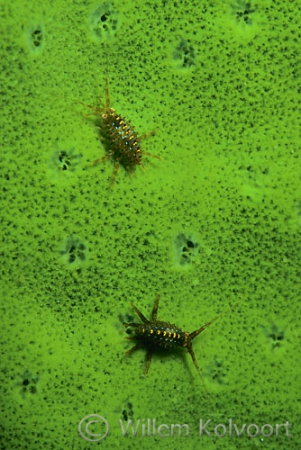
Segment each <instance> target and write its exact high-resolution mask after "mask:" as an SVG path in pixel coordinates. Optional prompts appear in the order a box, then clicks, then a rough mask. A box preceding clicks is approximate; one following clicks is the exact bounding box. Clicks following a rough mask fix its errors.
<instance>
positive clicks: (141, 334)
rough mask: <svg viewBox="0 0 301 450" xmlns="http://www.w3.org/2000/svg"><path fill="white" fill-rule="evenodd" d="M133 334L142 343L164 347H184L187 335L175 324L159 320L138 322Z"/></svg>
mask: <svg viewBox="0 0 301 450" xmlns="http://www.w3.org/2000/svg"><path fill="white" fill-rule="evenodd" d="M135 334H136V338H137V340H139V339H140V340H142V342H143V344H145V345H149V346H153V347H155V348H156V347H159V348H165V349H174V348H176V347H184V346H185V343H186V341H187V337H188V335H189V333H186V332H184V331H182V330H180V329H179V328H178V327H177V326H176V325H173V324H170V323H169V322H162V321H160V320H157V321H156V322H149V323H147V324H140V325H139V326H137V327H136V328H135Z"/></svg>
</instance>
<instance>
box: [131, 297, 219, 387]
mask: <svg viewBox="0 0 301 450" xmlns="http://www.w3.org/2000/svg"><path fill="white" fill-rule="evenodd" d="M159 299H160V296H159V295H158V296H157V298H156V300H155V304H154V307H153V311H152V315H151V319H150V320H148V319H147V318H146V317H145V316H144V315H143V314H142V312H141V311H139V309H138V308H136V306H134V305H132V306H133V308H134V310H135V312H136V313H137V315H138V316H139V317H140V319H141V320H142V322H143V323H136V322H131V323H124V324H123V325H124V326H126V327H132V328H134V330H135V336H133V337H129V338H128V339H134V340H135V341H136V342H137V343H136V345H135V346H134V347H133V348H131V349H130V350H128V351H127V352H126V355H130V354H131V353H133V352H134V351H135V350H137V349H138V348H141V347H144V348H146V349H147V356H146V367H145V373H146V374H147V373H148V370H149V366H150V363H151V359H152V355H153V352H154V351H155V350H156V349H160V348H161V349H166V350H172V349H176V348H177V347H185V348H187V350H188V353H189V354H190V356H191V358H192V361H193V364H194V366H195V368H196V370H197V372H198V374H199V376H200V378H201V380H202V382H203V384H204V381H203V378H202V375H201V371H200V368H199V366H198V363H197V361H196V358H195V355H194V351H193V348H192V340H193V339H194V338H195V337H196V336H198V335H199V334H200V333H202V331H204V330H205V329H206V328H207V327H208V326H209V325H211V324H212V323H213V322H215V321H216V320H217V319H218V318H219V317H221V316H222V315H223V314H225V313H223V314H221V315H220V316H218V317H216V318H214V319H212V320H210V322H207V323H206V324H205V325H203V326H202V327H201V328H199V329H197V330H195V331H193V332H192V333H189V332H187V331H182V330H181V329H180V328H179V327H177V326H176V325H173V324H171V323H169V322H163V321H161V320H157V313H158V307H159ZM204 387H205V389H206V386H205V384H204Z"/></svg>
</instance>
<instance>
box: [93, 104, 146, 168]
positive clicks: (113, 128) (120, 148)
mask: <svg viewBox="0 0 301 450" xmlns="http://www.w3.org/2000/svg"><path fill="white" fill-rule="evenodd" d="M102 119H103V125H104V127H105V128H106V131H107V137H108V140H109V142H110V144H112V147H113V149H114V152H112V156H114V158H115V159H119V161H120V163H122V164H123V165H124V166H125V167H126V168H128V169H131V167H132V166H136V165H139V164H141V160H142V150H141V147H140V143H139V137H138V135H137V133H136V131H135V129H134V127H133V126H132V125H131V124H130V122H128V121H127V120H126V119H125V117H122V116H121V115H119V114H116V112H115V110H114V109H113V108H109V109H108V112H106V113H105V114H103V115H102Z"/></svg>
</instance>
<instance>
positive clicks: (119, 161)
mask: <svg viewBox="0 0 301 450" xmlns="http://www.w3.org/2000/svg"><path fill="white" fill-rule="evenodd" d="M80 103H81V102H80ZM99 104H100V106H99V107H97V106H91V105H85V106H87V107H88V108H90V109H92V110H93V113H92V115H95V116H97V117H100V121H99V123H98V127H99V128H100V140H101V141H105V144H106V150H107V154H106V155H105V156H102V157H100V158H98V159H96V160H95V161H93V162H92V163H91V164H90V165H91V166H94V165H95V164H98V163H99V162H102V161H105V160H107V159H110V158H111V159H113V160H114V171H113V175H112V180H111V188H112V187H113V185H114V183H115V180H116V176H117V173H118V170H119V166H120V165H122V166H124V168H125V169H126V170H127V171H130V172H131V171H133V169H134V168H135V166H138V165H139V166H142V167H143V164H142V155H148V156H152V157H154V158H158V159H160V157H159V156H157V155H153V154H152V153H149V152H145V151H144V150H142V149H141V146H140V142H141V141H142V140H143V139H146V138H147V137H149V136H152V135H154V134H155V132H154V131H151V132H150V133H146V134H143V135H141V136H138V134H137V132H136V131H135V128H134V126H133V125H131V123H130V121H128V120H126V118H125V117H122V116H121V115H120V114H117V113H116V112H115V109H114V108H112V107H111V100H110V94H109V81H108V76H107V77H106V91H105V102H103V101H102V100H99ZM104 131H105V136H104Z"/></svg>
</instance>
